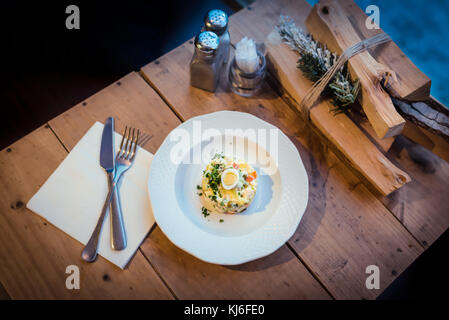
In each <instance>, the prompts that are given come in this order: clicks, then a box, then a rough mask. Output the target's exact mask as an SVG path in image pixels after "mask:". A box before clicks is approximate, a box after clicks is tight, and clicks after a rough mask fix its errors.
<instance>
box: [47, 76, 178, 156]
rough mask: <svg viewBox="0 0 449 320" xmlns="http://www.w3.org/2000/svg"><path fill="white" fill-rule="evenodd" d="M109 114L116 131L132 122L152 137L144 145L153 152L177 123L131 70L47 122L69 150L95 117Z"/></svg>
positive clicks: (143, 81)
mask: <svg viewBox="0 0 449 320" xmlns="http://www.w3.org/2000/svg"><path fill="white" fill-rule="evenodd" d="M109 116H112V117H114V118H115V130H116V131H117V132H123V130H124V129H125V126H126V125H130V124H132V125H133V126H135V127H137V128H139V129H140V130H142V131H143V132H145V133H147V134H149V135H150V136H151V139H150V140H149V141H148V143H147V144H146V145H145V146H144V147H145V149H147V150H148V151H150V152H153V153H154V152H156V150H157V148H159V146H160V145H161V143H162V141H163V140H164V139H165V137H166V136H167V134H168V133H169V132H170V131H171V130H172V129H173V128H175V127H176V126H177V125H178V124H179V123H180V121H179V119H177V117H176V116H175V115H174V114H173V112H171V111H170V109H169V108H167V105H166V104H165V103H164V101H162V100H161V98H160V97H159V96H158V95H157V94H156V93H155V92H154V90H153V89H151V88H150V87H149V86H148V84H147V83H146V82H145V80H143V79H142V77H141V76H140V75H139V74H137V73H135V72H131V73H130V74H128V75H126V76H125V77H123V78H122V79H120V80H119V81H117V82H115V83H113V84H111V85H110V86H108V87H107V88H105V89H103V90H101V91H99V92H98V93H97V94H95V95H93V96H91V97H89V98H88V99H86V100H85V101H82V102H81V103H79V104H77V105H76V106H74V107H73V108H71V109H70V110H68V111H67V112H64V113H63V114H61V115H59V116H58V117H56V118H54V119H53V120H50V121H49V124H50V126H51V128H52V129H53V131H54V132H55V133H56V135H57V136H58V138H59V139H60V140H61V142H62V143H63V144H64V146H65V147H66V148H67V149H68V150H71V149H72V148H73V147H74V146H75V144H76V143H77V142H78V141H79V140H80V139H81V137H82V136H83V135H84V133H85V132H86V131H87V130H88V129H89V128H90V127H91V126H92V125H93V124H94V123H95V121H100V122H103V123H104V121H105V120H106V118H107V117H109Z"/></svg>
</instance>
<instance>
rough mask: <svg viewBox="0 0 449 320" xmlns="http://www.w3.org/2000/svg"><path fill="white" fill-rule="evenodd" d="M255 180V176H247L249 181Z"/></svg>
mask: <svg viewBox="0 0 449 320" xmlns="http://www.w3.org/2000/svg"><path fill="white" fill-rule="evenodd" d="M253 180H254V177H253V176H247V177H246V181H248V182H251V181H253Z"/></svg>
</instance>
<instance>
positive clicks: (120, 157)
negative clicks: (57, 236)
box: [81, 127, 140, 262]
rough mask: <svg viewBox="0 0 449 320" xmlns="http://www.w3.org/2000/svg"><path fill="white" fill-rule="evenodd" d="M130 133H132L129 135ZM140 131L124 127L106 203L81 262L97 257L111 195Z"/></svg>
mask: <svg viewBox="0 0 449 320" xmlns="http://www.w3.org/2000/svg"><path fill="white" fill-rule="evenodd" d="M131 131H132V133H131ZM139 135H140V131H139V129H137V132H136V128H132V129H131V128H128V127H125V131H124V132H123V137H122V141H121V142H120V148H119V151H118V152H117V155H116V157H115V176H114V180H113V181H112V184H111V187H110V189H109V192H108V195H107V196H106V201H105V202H104V205H103V209H102V210H101V215H100V218H99V219H98V222H97V225H96V226H95V229H94V231H93V232H92V235H91V236H90V239H89V241H88V242H87V244H86V246H85V247H84V249H83V252H82V253H81V257H82V259H83V260H85V261H87V262H93V261H95V259H96V257H97V250H98V240H99V238H100V234H101V229H102V227H103V222H104V219H105V217H106V212H107V208H108V207H109V204H110V203H111V200H112V194H113V193H114V190H115V187H116V185H117V184H118V182H119V180H120V178H121V176H122V175H123V173H124V172H125V171H126V170H128V169H129V168H130V167H131V166H132V164H133V162H134V159H135V157H136V151H137V144H138V143H139Z"/></svg>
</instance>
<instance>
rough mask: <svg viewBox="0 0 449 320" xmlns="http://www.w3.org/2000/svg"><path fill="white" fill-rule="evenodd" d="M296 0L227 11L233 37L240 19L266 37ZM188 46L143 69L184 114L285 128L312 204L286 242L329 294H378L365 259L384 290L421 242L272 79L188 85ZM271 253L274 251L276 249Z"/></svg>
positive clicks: (162, 261) (160, 261)
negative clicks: (225, 115) (236, 85)
mask: <svg viewBox="0 0 449 320" xmlns="http://www.w3.org/2000/svg"><path fill="white" fill-rule="evenodd" d="M298 3H299V4H300V3H301V2H300V1H296V2H293V1H280V2H276V3H273V2H271V1H258V2H256V3H255V4H253V5H251V7H250V8H251V9H243V10H242V11H240V12H238V13H237V14H235V15H233V16H231V18H230V26H232V28H230V30H231V38H234V34H233V32H236V30H238V29H237V24H238V22H240V21H242V23H243V24H245V23H247V24H248V28H247V29H245V33H246V34H247V35H248V36H251V37H253V36H254V37H255V38H257V37H259V38H263V37H262V36H260V33H259V30H265V31H267V32H271V30H272V26H273V25H274V24H272V25H271V27H270V28H267V27H266V25H269V24H270V23H272V22H273V21H277V19H278V14H279V13H283V14H287V13H289V12H291V11H292V10H291V8H292V7H290V8H289V7H288V4H290V5H293V6H296V7H297V6H298ZM279 8H281V9H279ZM298 11H302V9H301V8H300V10H298ZM260 17H263V19H260ZM253 25H254V27H253ZM259 26H260V28H259ZM242 30H243V29H242ZM249 30H254V33H251V32H252V31H251V32H250V31H249ZM239 32H240V34H244V33H243V32H242V31H239ZM192 52H193V46H192V43H189V42H187V43H185V44H183V45H181V46H180V47H178V48H177V49H175V50H173V51H171V52H170V53H168V54H166V55H164V56H163V57H161V58H160V59H157V60H156V61H154V62H152V63H150V64H148V65H146V66H145V67H143V68H142V70H141V72H142V74H143V75H144V76H145V77H146V78H147V80H148V81H149V83H150V84H151V85H152V86H153V87H154V88H155V89H156V90H157V91H158V92H159V93H160V94H161V96H162V97H163V98H164V100H165V101H166V102H167V103H169V105H170V106H171V108H173V109H174V110H175V112H176V113H177V114H178V115H179V116H180V117H181V118H182V119H189V118H191V117H193V116H196V115H199V114H204V113H209V112H213V111H218V110H239V111H243V112H248V113H251V114H253V115H255V116H258V117H259V118H261V119H264V120H265V121H268V122H270V123H272V124H274V125H276V126H278V127H279V128H280V129H281V130H283V131H284V133H286V134H287V135H288V136H289V137H290V139H291V140H292V141H293V143H294V144H295V145H296V146H297V148H298V150H299V152H300V154H301V157H302V159H303V162H304V164H305V166H306V169H307V171H308V174H309V181H310V182H309V183H310V186H309V188H310V197H309V205H308V208H307V210H306V213H305V214H304V218H303V221H302V222H301V224H300V227H299V228H298V230H297V231H296V233H295V235H294V236H293V237H292V239H291V240H290V241H289V244H290V245H291V246H292V247H293V248H294V250H295V251H296V253H297V254H298V255H299V257H300V258H301V260H302V261H304V262H306V265H307V266H308V268H309V269H310V270H311V271H312V272H313V273H314V274H315V275H316V276H317V277H318V279H319V280H320V281H321V282H322V283H323V284H324V285H325V287H326V288H327V290H329V291H330V292H331V294H332V295H333V296H334V297H336V298H340V299H344V298H374V297H376V296H377V295H378V294H379V293H380V292H381V290H367V289H366V287H365V285H364V282H365V279H366V277H367V275H366V274H365V268H366V266H368V265H371V264H375V265H377V266H379V268H380V270H381V279H382V280H381V289H382V290H383V289H385V287H386V286H387V285H388V284H389V283H390V282H391V281H392V280H393V279H394V278H395V277H397V275H398V274H399V273H400V272H401V271H402V270H404V269H405V268H406V267H407V266H408V265H409V264H410V263H411V262H412V261H413V260H414V259H415V258H416V257H417V256H418V255H419V254H420V252H422V247H421V246H420V245H419V243H417V242H416V241H415V240H414V238H413V237H412V236H411V235H410V233H409V232H408V231H407V230H406V229H405V228H404V227H403V226H402V225H401V224H400V223H399V221H398V220H397V219H396V218H395V217H394V216H393V215H392V214H391V213H390V212H389V211H388V210H387V209H386V208H385V207H384V205H383V204H382V203H381V202H380V201H379V200H378V199H376V197H374V196H373V194H372V193H370V192H369V191H368V190H367V189H366V187H365V186H364V185H362V184H361V183H360V180H358V179H357V178H356V177H355V176H354V175H353V173H352V172H351V171H350V170H349V169H348V168H347V167H346V166H345V165H344V164H342V163H341V162H340V160H338V159H336V157H335V156H334V154H333V152H332V151H329V150H328V149H327V147H326V146H325V145H324V146H323V145H322V144H321V143H320V139H319V138H318V137H317V136H316V135H315V134H313V132H311V131H310V130H309V129H308V128H307V126H306V125H305V124H304V122H303V121H302V120H301V117H300V115H299V112H298V111H297V110H295V109H293V107H291V106H290V105H289V104H287V103H286V102H285V101H284V99H283V98H282V97H280V96H279V95H278V94H277V93H275V92H274V91H273V90H272V89H271V87H270V86H268V85H265V87H264V88H263V90H262V93H261V94H260V95H259V96H258V97H253V98H250V99H245V98H242V97H240V96H237V95H235V94H232V93H230V92H229V88H227V86H226V85H225V82H223V81H222V82H221V83H220V86H219V88H218V90H217V91H216V92H215V93H208V92H205V91H203V90H200V89H196V88H191V87H190V86H189V80H188V79H189V68H188V63H189V61H190V59H191V55H192ZM151 236H153V234H152V235H151ZM161 247H162V245H161ZM164 247H165V246H164ZM398 248H399V249H400V250H401V252H399V251H398ZM142 249H143V251H144V253H145V255H147V256H149V257H151V261H152V263H154V264H155V265H161V266H162V265H164V266H165V265H167V264H169V262H167V260H166V257H163V256H162V255H160V254H157V252H153V251H152V250H149V249H148V248H145V246H143V247H142ZM276 254H279V253H277V252H276V253H274V254H273V255H276ZM270 257H271V256H270ZM270 257H267V258H266V259H269V258H270ZM180 259H181V258H180ZM170 263H171V262H170ZM284 264H285V263H284ZM188 266H190V264H189V265H188ZM339 266H340V267H339ZM186 268H188V267H186ZM176 270H177V269H176ZM166 272H167V276H164V278H166V279H167V277H169V275H168V274H169V273H170V274H173V273H175V274H177V272H178V271H174V270H170V271H166ZM198 278H200V277H198ZM206 278H207V279H208V277H207V276H206ZM184 279H185V278H184ZM167 281H168V282H169V283H170V286H172V285H173V284H172V283H175V282H176V285H175V286H178V288H177V289H174V290H175V292H176V293H177V294H181V296H182V292H185V294H187V293H188V290H199V291H200V290H203V287H204V286H205V284H206V283H207V281H209V279H208V280H207V281H204V282H200V284H198V286H199V285H201V287H200V288H198V287H197V285H196V284H195V283H196V282H195V283H189V286H187V285H185V284H183V283H182V281H179V279H178V278H177V276H176V275H173V276H171V280H167ZM184 281H185V280H184ZM184 286H185V287H184ZM192 287H193V288H192ZM176 290H178V291H176ZM178 292H179V293H178ZM215 295H217V296H218V294H217V293H215Z"/></svg>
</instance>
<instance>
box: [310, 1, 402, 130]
mask: <svg viewBox="0 0 449 320" xmlns="http://www.w3.org/2000/svg"><path fill="white" fill-rule="evenodd" d="M306 26H307V28H308V30H309V32H310V33H311V34H312V36H313V37H314V39H315V40H317V41H318V42H321V43H322V44H326V46H327V47H328V49H329V50H330V51H332V52H336V53H337V54H342V52H343V51H344V50H345V49H347V48H349V47H351V46H353V45H355V44H357V43H359V42H360V41H361V40H362V39H361V38H360V37H359V35H358V34H357V32H356V31H355V29H354V27H353V26H352V24H351V22H350V21H349V19H348V18H347V16H346V15H345V13H344V9H343V7H342V6H341V5H340V3H339V2H338V1H333V0H321V1H320V2H319V3H317V4H316V5H315V6H314V8H313V9H312V11H311V12H310V14H309V16H308V17H307V20H306ZM348 67H349V72H350V74H351V76H352V78H353V79H358V80H359V81H360V85H361V93H360V95H359V100H360V104H361V105H362V108H363V110H364V111H365V114H366V116H367V118H368V120H369V121H370V123H371V125H372V126H373V128H374V131H375V132H376V134H377V135H378V137H380V138H386V137H392V136H395V135H398V134H399V133H401V131H402V129H403V127H404V124H405V120H404V119H403V118H402V117H401V115H400V114H399V113H398V112H397V111H396V109H395V107H394V105H393V102H392V101H391V98H390V95H389V94H388V93H387V92H386V91H385V90H384V89H383V87H382V85H381V81H382V80H383V79H385V78H386V77H389V76H390V75H393V77H394V75H395V74H394V71H393V70H391V69H390V68H388V67H387V66H385V65H383V64H381V63H379V62H377V61H376V60H375V59H374V58H373V57H372V56H371V54H370V53H369V52H368V51H364V52H361V53H359V54H357V55H355V56H354V57H352V58H351V59H350V60H349V63H348ZM390 81H393V80H392V79H390ZM396 81H397V79H396Z"/></svg>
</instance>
